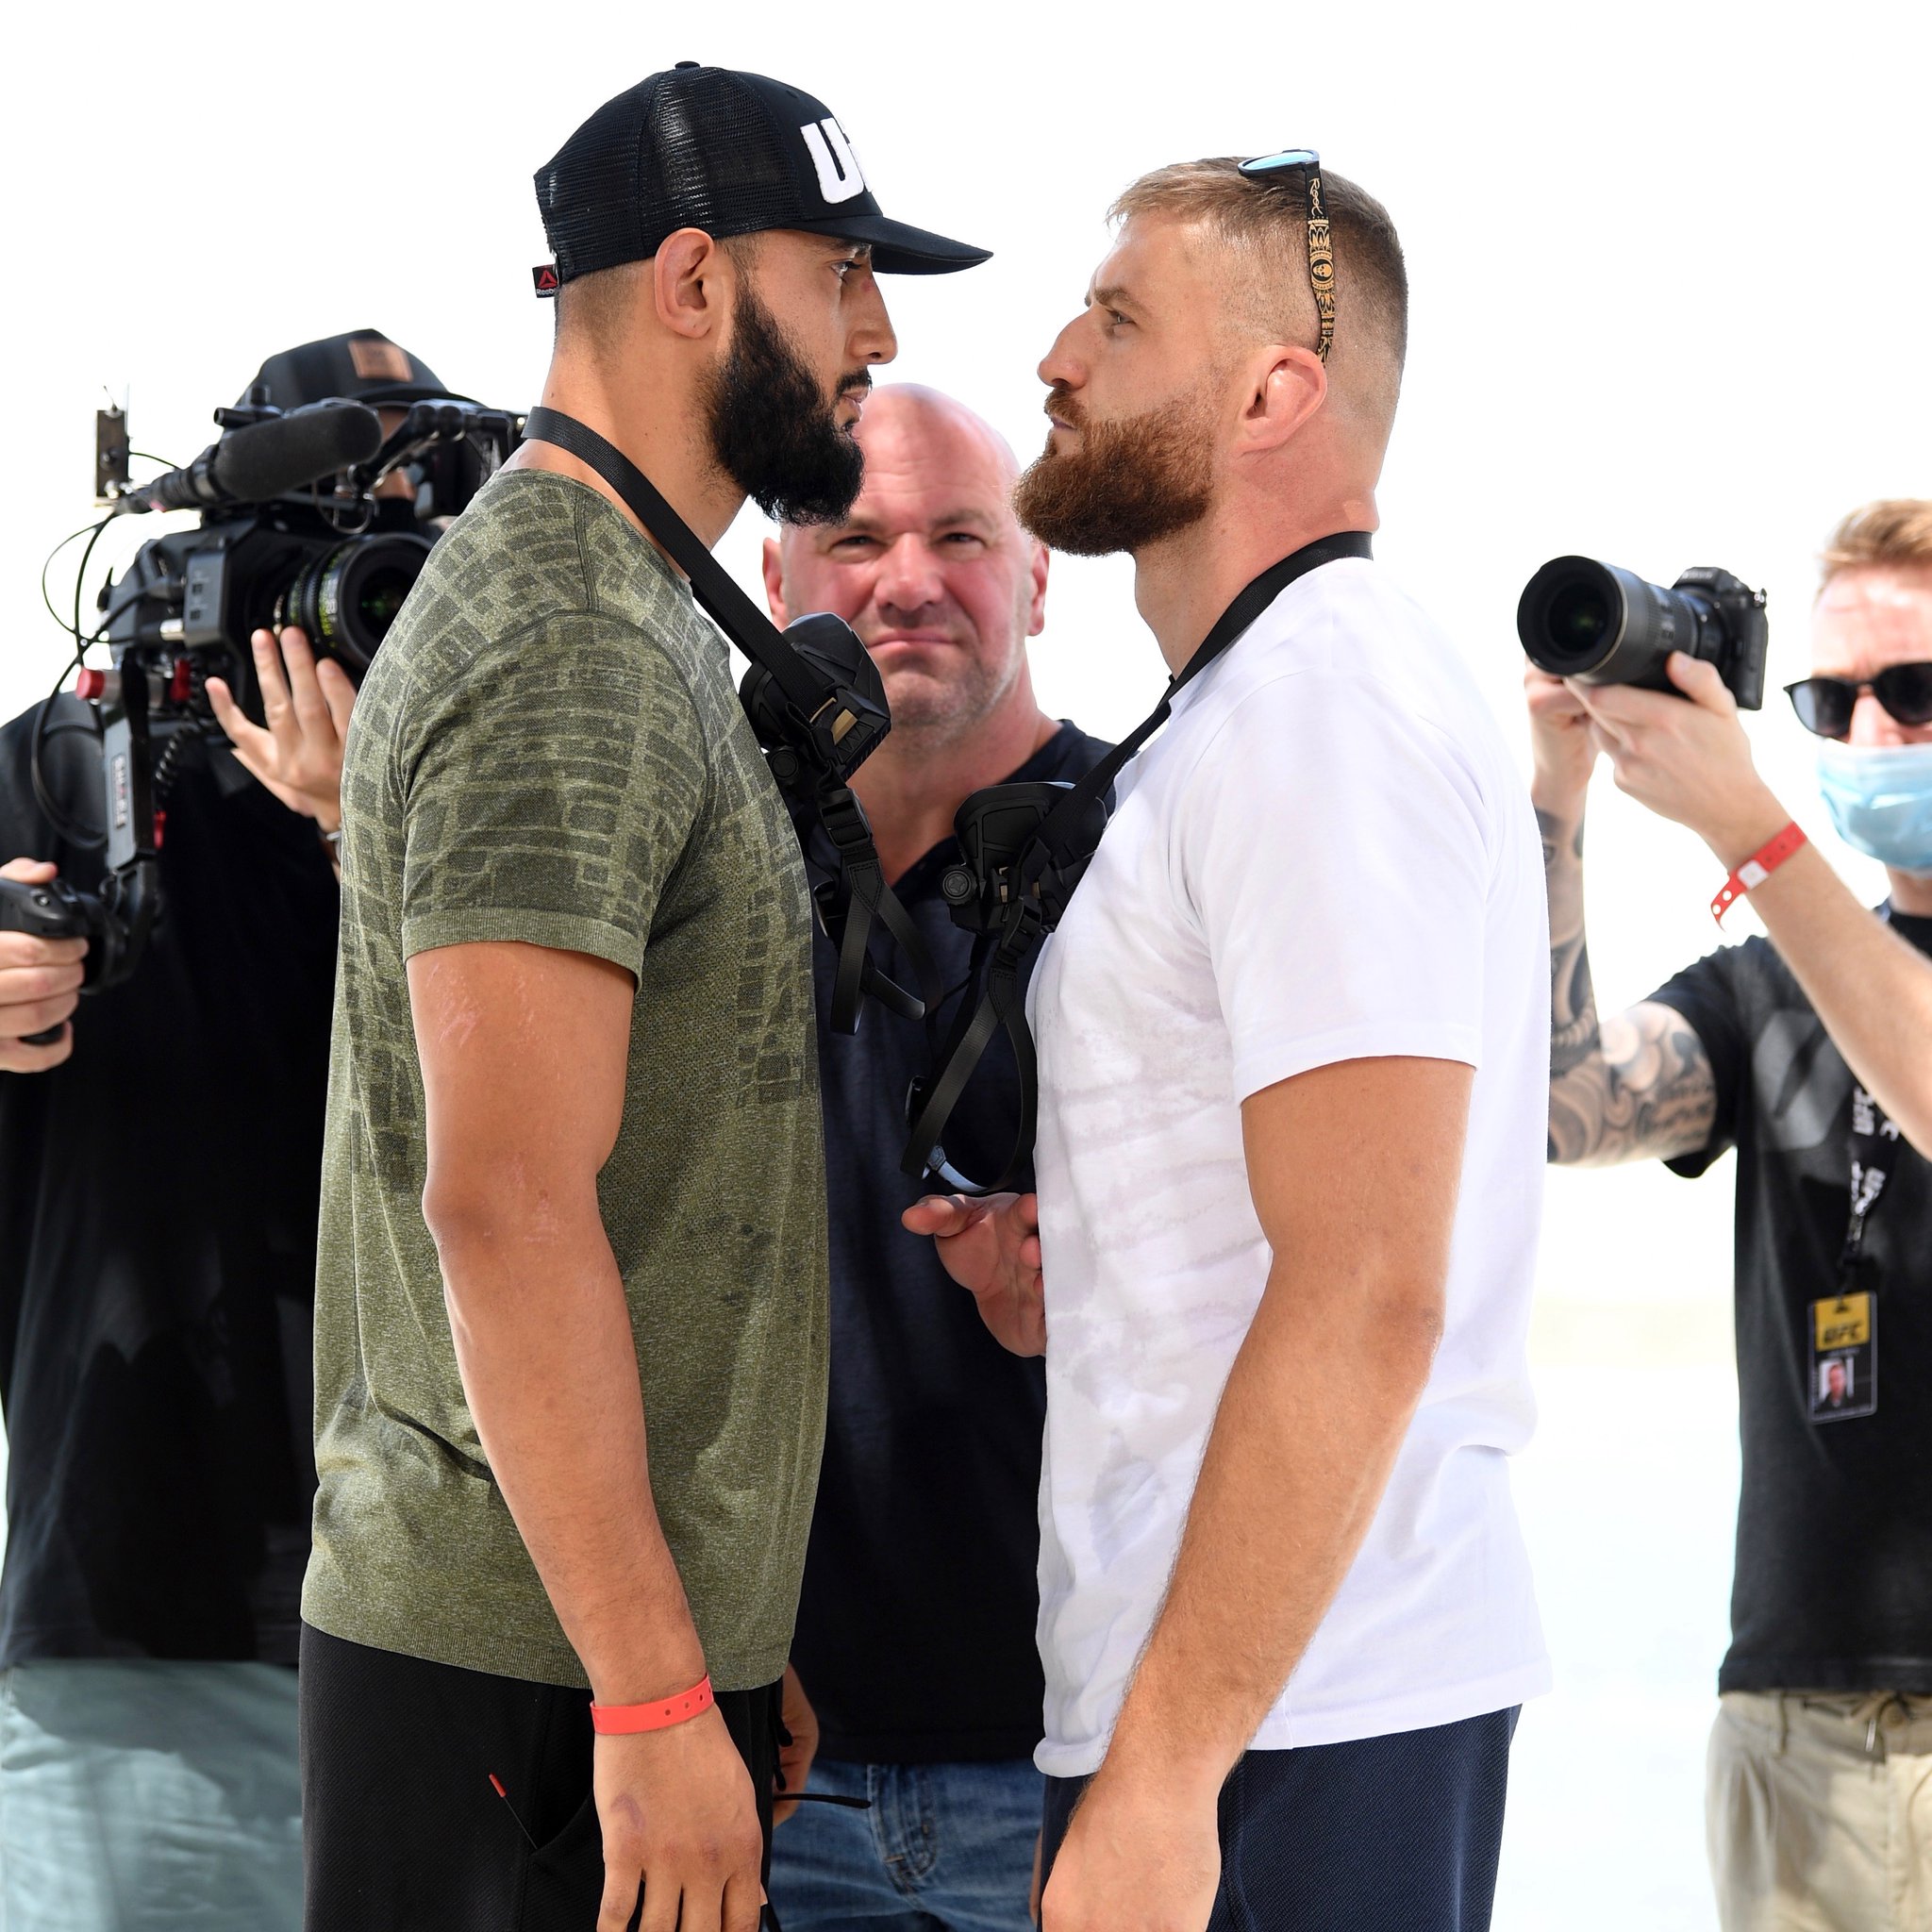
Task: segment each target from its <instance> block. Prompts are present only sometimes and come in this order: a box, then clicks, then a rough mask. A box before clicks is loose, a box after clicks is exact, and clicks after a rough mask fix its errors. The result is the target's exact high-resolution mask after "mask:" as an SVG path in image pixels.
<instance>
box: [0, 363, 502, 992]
mask: <svg viewBox="0 0 1932 1932" xmlns="http://www.w3.org/2000/svg"><path fill="white" fill-rule="evenodd" d="M214 417H215V421H216V422H217V423H218V424H219V425H221V427H222V429H223V430H224V432H225V434H224V435H223V436H222V437H221V438H220V439H219V440H218V441H215V442H213V443H211V444H210V445H209V446H208V448H207V449H206V450H204V451H203V452H202V453H201V455H200V456H199V457H197V458H195V459H194V461H193V462H192V463H191V464H189V465H188V467H187V468H186V469H180V470H170V471H168V472H166V473H165V474H164V475H160V476H158V477H156V478H154V479H153V480H151V481H149V482H146V483H142V484H133V483H131V482H130V481H129V477H128V461H129V458H130V455H131V451H130V449H129V445H128V440H127V419H126V416H125V412H124V411H122V410H120V409H104V410H101V411H99V412H98V413H97V415H96V418H95V435H94V453H95V454H94V494H95V498H96V500H97V501H98V502H100V503H103V504H106V505H108V515H107V516H106V517H104V518H103V519H102V520H101V521H100V523H98V524H96V525H93V527H92V531H91V532H90V533H89V534H90V541H89V544H88V549H87V551H86V552H84V553H83V555H82V558H81V562H80V566H79V572H78V578H77V581H76V588H75V611H76V613H77V612H78V610H79V608H80V594H79V591H80V584H79V581H78V579H81V578H84V577H85V575H86V572H87V565H88V558H89V557H91V555H92V549H93V543H94V541H98V539H99V537H100V535H101V533H102V532H103V531H104V530H105V529H106V528H107V527H108V525H109V524H110V523H112V522H113V521H114V520H115V519H116V518H118V517H121V516H125V515H131V514H137V513H141V512H146V511H151V510H176V509H192V510H198V511H199V512H200V513H201V515H200V521H199V522H198V524H196V525H194V526H193V527H192V528H190V529H185V530H175V531H170V532H169V533H168V534H167V535H166V536H162V537H158V538H156V539H155V540H154V541H152V542H149V543H144V544H142V547H141V549H140V550H139V551H138V552H137V553H136V554H135V557H134V558H133V560H132V561H131V562H130V563H128V565H127V566H126V567H125V570H123V572H122V573H121V575H120V576H119V578H118V580H117V579H116V578H115V577H114V576H113V575H109V576H108V579H107V581H106V582H105V583H104V584H103V585H102V586H101V590H100V593H99V597H98V601H97V608H98V610H99V611H100V613H101V621H100V623H99V625H97V626H96V627H95V629H94V630H93V631H92V634H89V635H84V634H83V633H82V632H81V630H80V627H79V623H78V618H77V614H76V620H75V625H74V641H75V659H74V664H73V665H72V666H70V668H71V669H77V672H78V675H77V676H76V677H75V687H74V688H75V695H76V696H78V697H80V698H82V699H84V700H85V701H86V702H87V703H88V705H89V706H90V707H91V708H92V713H93V725H94V728H95V730H96V731H97V733H98V734H99V738H100V742H101V774H102V791H103V801H104V804H103V816H102V822H101V824H100V825H98V826H91V825H85V824H79V825H75V824H70V820H71V814H69V813H68V812H67V811H66V810H65V809H64V808H62V807H61V806H60V804H59V802H58V801H57V800H56V799H54V798H53V797H52V795H51V794H50V793H49V791H47V789H46V786H45V784H44V782H43V778H42V747H43V745H44V742H45V740H46V736H47V733H48V730H49V721H50V717H51V713H52V707H53V700H52V699H51V698H50V699H49V700H48V701H47V703H46V705H44V706H43V707H42V710H41V714H40V717H39V719H38V720H37V723H36V728H35V732H34V741H33V776H34V789H35V792H36V795H37V796H38V798H39V799H40V802H41V805H42V809H43V810H45V811H46V813H47V815H48V817H49V818H50V819H52V820H53V821H54V822H55V824H57V825H59V826H60V827H61V828H62V830H63V831H64V832H66V833H67V834H68V835H69V836H70V838H71V841H72V842H75V843H77V844H83V845H105V848H106V850H105V862H106V873H105V876H104V878H103V881H102V885H101V888H100V890H99V891H97V892H85V891H77V890H76V889H75V887H73V886H72V885H70V884H68V883H67V882H66V881H64V880H57V881H55V882H54V883H52V884H49V885H46V886H25V885H22V884H20V883H19V882H17V881H14V880H9V879H0V928H8V927H10V928H12V929H14V930H16V931H25V932H30V933H33V934H35V935H36V936H38V937H41V938H66V937H75V936H79V937H84V938H86V939H87V940H88V941H89V946H88V956H87V978H86V982H85V984H84V986H83V989H82V990H83V991H90V992H92V991H100V990H101V989H103V988H105V987H108V986H113V985H116V984H118V983H119V982H120V981H121V980H124V979H125V978H126V977H127V975H128V974H130V973H131V972H132V971H133V970H134V967H135V964H136V962H137V961H138V959H139V958H140V955H141V950H142V944H143V943H144V941H145V940H146V937H147V933H148V931H149V929H150V927H151V926H152V924H153V923H154V919H155V916H156V914H157V912H158V906H159V893H158V866H157V859H156V855H157V853H158V850H159V847H160V841H161V831H162V823H163V818H164V811H163V808H164V806H165V801H166V794H167V787H168V781H169V777H170V774H171V773H172V770H173V767H174V764H175V759H176V758H178V756H179V747H180V745H181V744H182V743H183V742H185V741H186V740H187V738H188V737H190V736H192V735H208V734H218V733H219V731H220V727H219V725H217V724H215V722H214V715H213V712H212V711H211V710H210V708H209V707H208V689H207V688H208V679H209V678H210V677H220V678H222V679H224V680H225V681H226V683H227V685H228V687H229V689H230V690H231V691H234V692H235V693H236V695H237V697H238V698H239V699H240V700H241V702H242V708H243V709H244V710H247V711H249V712H250V713H251V714H252V715H254V716H255V717H257V718H259V717H260V716H261V698H260V691H259V689H258V682H257V679H256V676H255V667H254V658H253V655H252V653H251V652H250V649H249V638H250V635H251V633H253V632H254V631H256V630H257V629H259V628H261V627H262V626H264V625H268V626H280V625H291V624H292V625H300V626H301V627H302V629H303V630H304V631H305V632H306V633H307V634H308V639H309V641H310V642H311V643H312V644H313V645H314V647H315V650H316V654H317V655H318V656H319V657H332V658H335V659H336V660H337V662H338V663H340V664H341V667H342V669H343V670H344V671H345V672H347V673H348V675H350V677H352V678H354V679H357V680H358V681H359V680H360V678H361V675H362V674H363V672H364V671H366V670H367V669H368V667H369V663H370V660H371V658H374V657H375V653H376V650H377V649H378V647H379V646H380V645H381V643H382V641H383V639H384V637H385V636H386V635H387V634H388V632H389V628H390V626H391V624H393V623H394V621H395V618H396V613H397V612H398V611H399V610H400V609H401V608H402V605H403V600H404V598H405V597H406V596H408V592H409V589H410V586H411V585H413V584H414V582H415V581H416V578H417V576H418V575H419V574H420V573H421V571H422V569H423V565H424V563H425V560H426V559H427V558H428V556H429V551H430V546H431V545H432V544H433V543H434V542H435V541H436V538H437V537H438V536H439V535H440V534H441V525H442V522H443V520H445V519H447V518H448V517H451V516H454V515H455V514H456V513H457V512H458V510H460V509H461V508H463V507H464V505H465V504H467V503H468V502H469V500H470V498H471V497H472V496H473V495H475V492H476V490H477V489H478V488H479V487H480V485H481V484H482V482H483V481H484V479H485V478H487V477H488V476H490V475H491V474H492V473H493V472H494V471H495V470H496V469H497V468H498V467H499V465H501V463H502V462H503V461H504V459H505V458H507V457H508V455H509V453H510V452H511V450H513V449H514V448H515V447H516V444H517V441H518V440H519V438H520V436H521V434H522V429H523V422H522V418H521V417H519V416H516V415H513V414H511V413H509V412H508V411H507V410H503V409H490V408H484V407H482V406H481V405H480V404H477V403H474V402H472V401H470V400H469V399H468V398H466V397H461V396H433V397H428V398H422V397H417V398H413V399H409V400H407V401H404V400H398V401H397V402H395V403H394V404H392V405H383V404H381V403H380V401H379V400H378V404H377V406H376V407H371V406H370V405H369V404H366V403H361V402H354V401H350V400H347V399H343V398H337V399H333V400H327V401H323V402H318V403H314V404H310V405H308V407H306V408H296V409H290V410H286V411H284V410H281V409H278V408H275V407H274V406H273V405H271V404H270V402H269V401H268V398H267V394H266V392H265V391H264V390H263V389H262V387H261V386H260V385H259V384H258V385H257V386H256V387H255V388H254V389H252V390H251V391H249V395H248V398H247V400H246V401H245V402H243V403H242V404H239V405H237V406H236V407H235V408H222V409H217V410H216V411H215V412H214ZM399 484H400V485H401V486H402V487H400V488H399V487H398V485H399ZM104 639H105V641H106V642H107V644H108V651H109V653H110V655H111V657H112V660H113V668H112V669H111V670H102V669H98V668H94V667H90V666H87V665H85V664H83V663H82V661H81V660H82V658H84V656H85V654H86V651H87V649H88V647H89V645H91V644H93V643H96V642H99V641H102V640H104ZM64 681H65V680H64V676H63V682H64ZM62 728H73V727H72V726H71V725H70V726H66V727H62Z"/></svg>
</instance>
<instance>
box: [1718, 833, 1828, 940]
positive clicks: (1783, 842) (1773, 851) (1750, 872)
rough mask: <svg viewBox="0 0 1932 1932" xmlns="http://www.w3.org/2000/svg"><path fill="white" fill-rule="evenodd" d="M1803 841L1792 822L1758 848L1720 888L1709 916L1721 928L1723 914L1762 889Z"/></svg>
mask: <svg viewBox="0 0 1932 1932" xmlns="http://www.w3.org/2000/svg"><path fill="white" fill-rule="evenodd" d="M1804 842H1805V832H1804V828H1803V827H1802V826H1801V825H1799V824H1796V823H1795V822H1793V823H1792V824H1789V825H1787V826H1786V827H1785V828H1784V830H1783V831H1782V832H1780V833H1779V834H1778V835H1777V837H1776V838H1774V839H1772V840H1769V841H1766V843H1764V844H1762V845H1760V846H1759V847H1758V848H1757V851H1756V852H1754V853H1753V854H1752V855H1751V857H1750V858H1747V859H1746V860H1745V861H1744V862H1743V864H1742V865H1740V867H1739V868H1738V869H1737V871H1736V872H1734V873H1733V874H1731V875H1730V877H1729V878H1727V879H1726V880H1725V881H1724V884H1723V885H1722V886H1720V887H1719V888H1718V893H1717V897H1716V898H1715V899H1713V900H1712V901H1711V902H1710V916H1711V917H1712V918H1713V919H1714V920H1716V921H1717V923H1718V924H1720V925H1722V924H1724V914H1725V913H1726V912H1728V911H1729V910H1730V909H1731V908H1732V907H1733V906H1735V905H1736V904H1737V903H1738V901H1739V900H1740V899H1741V898H1742V897H1743V896H1744V894H1745V893H1746V892H1748V891H1751V889H1752V888H1753V887H1754V886H1761V885H1762V884H1763V883H1764V882H1765V880H1766V879H1768V878H1769V877H1770V876H1771V875H1772V874H1773V873H1774V872H1775V871H1776V870H1777V869H1778V867H1779V866H1781V865H1782V864H1783V863H1784V862H1785V860H1786V859H1788V858H1790V856H1791V854H1792V853H1794V852H1795V851H1796V850H1797V849H1798V847H1799V846H1800V845H1802V844H1804Z"/></svg>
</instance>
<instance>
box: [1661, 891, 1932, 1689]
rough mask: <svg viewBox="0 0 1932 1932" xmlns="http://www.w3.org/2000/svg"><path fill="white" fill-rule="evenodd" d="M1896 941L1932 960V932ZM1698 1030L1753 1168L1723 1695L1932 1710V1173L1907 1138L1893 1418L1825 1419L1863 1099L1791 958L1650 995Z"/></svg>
mask: <svg viewBox="0 0 1932 1932" xmlns="http://www.w3.org/2000/svg"><path fill="white" fill-rule="evenodd" d="M1892 924H1893V926H1894V928H1895V929H1896V930H1897V931H1898V932H1899V933H1900V934H1901V935H1903V936H1904V937H1905V938H1906V939H1907V940H1909V941H1911V942H1912V944H1914V945H1915V946H1917V947H1918V948H1919V949H1920V950H1921V951H1922V952H1932V919H1907V918H1904V917H1897V916H1895V917H1894V918H1893V919H1892ZM1652 997H1653V998H1654V999H1657V1000H1660V1001H1662V1002H1663V1003H1664V1004H1665V1005H1666V1006H1669V1007H1673V1008H1675V1009H1676V1010H1677V1011H1678V1012H1680V1013H1681V1014H1683V1016H1684V1017H1685V1019H1687V1020H1688V1021H1689V1022H1690V1023H1691V1025H1692V1026H1693V1027H1695V1029H1696V1031H1697V1037H1698V1038H1699V1040H1701V1041H1703V1043H1704V1048H1705V1051H1706V1053H1707V1055H1708V1056H1709V1058H1710V1063H1711V1066H1712V1069H1713V1070H1714V1072H1715V1073H1716V1075H1717V1123H1716V1125H1715V1126H1714V1127H1713V1128H1712V1130H1711V1137H1710V1141H1709V1142H1708V1144H1707V1145H1706V1146H1705V1147H1704V1148H1702V1149H1701V1150H1700V1151H1699V1152H1698V1153H1696V1154H1694V1155H1691V1156H1688V1157H1686V1158H1683V1159H1680V1160H1674V1161H1672V1162H1671V1163H1670V1165H1671V1167H1672V1168H1673V1169H1674V1171H1675V1172H1676V1173H1679V1174H1687V1175H1695V1174H1702V1173H1703V1172H1704V1170H1705V1169H1706V1168H1707V1167H1708V1166H1709V1165H1710V1164H1711V1162H1712V1161H1713V1160H1715V1159H1716V1158H1718V1156H1719V1155H1721V1154H1722V1153H1723V1152H1724V1149H1725V1148H1726V1147H1729V1146H1733V1145H1735V1146H1736V1148H1737V1150H1738V1206H1737V1338H1738V1402H1739V1432H1740V1437H1741V1441H1742V1449H1743V1487H1742V1491H1741V1493H1740V1499H1739V1506H1738V1556H1737V1574H1736V1579H1735V1582H1734V1585H1733V1589H1732V1595H1731V1648H1730V1653H1729V1655H1728V1656H1727V1657H1725V1658H1724V1668H1723V1670H1722V1672H1721V1673H1720V1674H1719V1678H1718V1684H1719V1688H1720V1689H1721V1690H1724V1691H1807V1690H1827V1691H1905V1692H1908V1693H1913V1694H1919V1695H1924V1694H1926V1693H1932V1162H1927V1161H1926V1160H1925V1159H1924V1158H1923V1157H1922V1156H1920V1155H1919V1154H1917V1153H1915V1152H1914V1151H1913V1150H1912V1148H1911V1146H1910V1145H1909V1143H1908V1142H1907V1141H1904V1140H1903V1139H1901V1140H1897V1141H1886V1142H1884V1143H1882V1144H1883V1146H1884V1148H1885V1150H1886V1151H1885V1154H1884V1156H1882V1157H1880V1156H1875V1155H1874V1156H1873V1157H1872V1158H1874V1160H1877V1161H1879V1162H1880V1164H1882V1165H1883V1166H1884V1167H1885V1169H1886V1172H1887V1175H1888V1178H1887V1183H1886V1186H1885V1190H1884V1192H1883V1193H1882V1194H1881V1195H1880V1197H1879V1199H1878V1202H1877V1205H1876V1206H1875V1207H1874V1208H1873V1210H1872V1214H1871V1219H1870V1221H1869V1223H1868V1224H1867V1228H1866V1234H1865V1242H1864V1257H1865V1259H1864V1263H1863V1265H1862V1267H1861V1270H1860V1272H1859V1275H1858V1279H1857V1283H1856V1284H1855V1286H1856V1288H1857V1289H1858V1290H1873V1291H1875V1292H1876V1295H1877V1303H1878V1317H1877V1322H1876V1350H1877V1363H1876V1366H1877V1378H1876V1390H1877V1397H1878V1406H1877V1409H1876V1412H1875V1413H1874V1414H1871V1415H1858V1416H1852V1417H1839V1416H1833V1417H1831V1418H1830V1419H1829V1420H1825V1421H1821V1422H1814V1421H1812V1420H1811V1419H1810V1404H1811V1402H1812V1400H1813V1389H1812V1383H1813V1378H1814V1375H1815V1374H1816V1373H1817V1372H1816V1368H1815V1366H1814V1361H1813V1355H1812V1349H1811V1341H1812V1339H1813V1338H1812V1333H1811V1328H1810V1323H1811V1305H1812V1304H1813V1303H1815V1302H1817V1301H1820V1300H1822V1299H1824V1298H1825V1297H1827V1296H1834V1295H1835V1294H1836V1292H1837V1289H1838V1259H1839V1253H1840V1247H1841V1245H1842V1243H1843V1241H1844V1236H1845V1228H1846V1223H1847V1219H1848V1216H1849V1211H1850V1206H1851V1160H1852V1150H1853V1141H1852V1138H1851V1137H1852V1126H1853V1122H1852V1106H1853V1091H1854V1087H1855V1084H1856V1083H1855V1082H1854V1080H1853V1077H1852V1074H1851V1071H1850V1069H1849V1068H1848V1067H1847V1066H1846V1065H1845V1063H1844V1060H1843V1059H1842V1058H1840V1054H1839V1051H1838V1049H1837V1048H1836V1047H1835V1046H1834V1045H1833V1044H1832V1043H1831V1041H1830V1039H1829V1037H1828V1036H1827V1035H1826V1033H1825V1030H1824V1024H1823V1023H1822V1022H1821V1021H1820V1020H1819V1018H1818V1016H1817V1014H1816V1013H1815V1012H1813V1010H1812V1008H1811V1006H1810V1003H1809V1002H1808V1001H1807V999H1806V997H1805V995H1804V993H1803V992H1802V991H1800V990H1799V987H1798V983H1797V981H1796V980H1795V979H1794V978H1793V977H1792V976H1791V974H1790V971H1789V970H1788V969H1787V967H1786V966H1785V964H1784V961H1783V960H1782V959H1780V958H1778V955H1777V952H1776V950H1775V948H1774V947H1773V946H1772V945H1770V944H1769V943H1768V942H1767V941H1764V940H1761V939H1751V940H1747V941H1744V943H1743V944H1742V945H1739V946H1732V947H1726V948H1724V950H1722V951H1720V952H1716V953H1713V954H1711V955H1710V957H1709V958H1706V959H1702V960H1700V961H1699V962H1698V963H1697V964H1696V965H1695V966H1692V967H1691V968H1690V969H1689V970H1688V971H1686V972H1683V973H1680V974H1677V976H1676V977H1675V978H1674V979H1673V980H1672V981H1671V982H1670V983H1669V984H1668V985H1666V986H1664V987H1663V988H1661V989H1660V990H1659V991H1657V992H1656V993H1654V994H1653V995H1652Z"/></svg>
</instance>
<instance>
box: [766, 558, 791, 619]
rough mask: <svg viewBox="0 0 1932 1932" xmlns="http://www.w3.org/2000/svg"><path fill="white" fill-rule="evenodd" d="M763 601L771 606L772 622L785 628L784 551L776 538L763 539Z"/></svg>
mask: <svg viewBox="0 0 1932 1932" xmlns="http://www.w3.org/2000/svg"><path fill="white" fill-rule="evenodd" d="M764 567H765V602H766V603H767V604H769V605H770V606H771V607H772V622H773V623H774V624H775V625H777V626H778V628H779V629H780V630H783V629H784V628H785V625H786V623H787V621H788V620H787V618H786V616H785V552H784V549H783V547H782V546H781V545H780V543H779V541H778V540H777V538H775V537H767V538H766V539H765V555H764Z"/></svg>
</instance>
